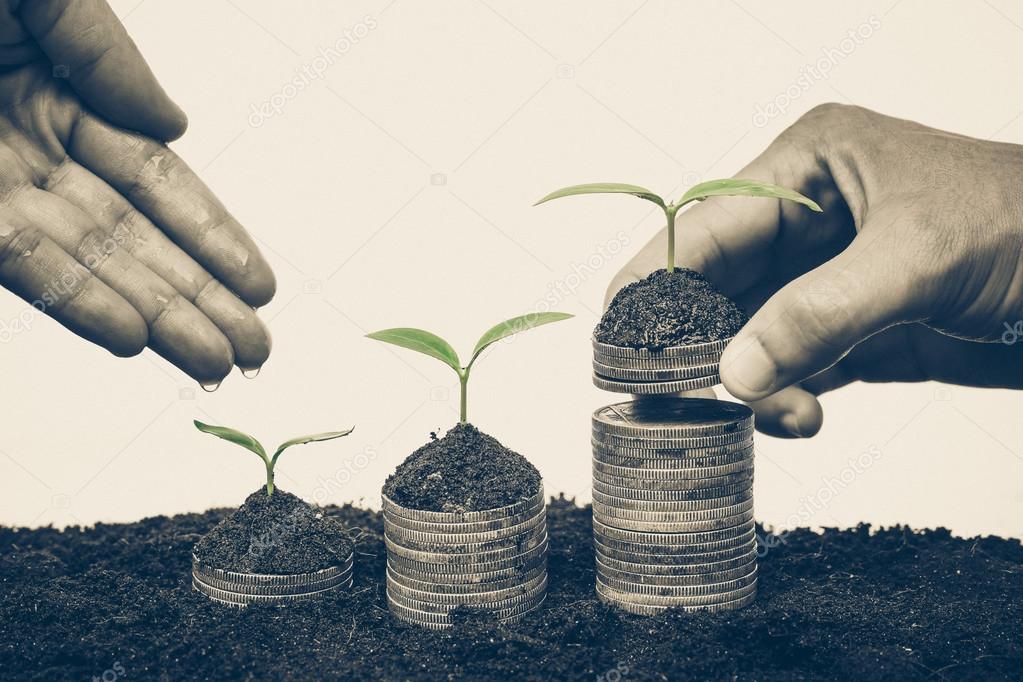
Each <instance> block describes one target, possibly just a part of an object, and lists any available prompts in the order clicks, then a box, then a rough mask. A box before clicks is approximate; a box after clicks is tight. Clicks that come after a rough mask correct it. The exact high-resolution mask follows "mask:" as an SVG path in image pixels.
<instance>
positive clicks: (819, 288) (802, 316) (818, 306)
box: [786, 278, 858, 356]
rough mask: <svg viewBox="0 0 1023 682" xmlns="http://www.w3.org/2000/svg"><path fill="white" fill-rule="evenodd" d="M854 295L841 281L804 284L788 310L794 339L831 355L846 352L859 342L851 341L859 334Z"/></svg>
mask: <svg viewBox="0 0 1023 682" xmlns="http://www.w3.org/2000/svg"><path fill="white" fill-rule="evenodd" d="M854 296H855V294H854V292H853V291H852V290H851V289H850V288H849V287H848V286H845V285H844V284H843V283H842V282H841V281H840V280H838V281H836V280H834V279H821V278H815V279H812V280H810V281H809V282H807V283H805V284H803V285H800V286H799V287H798V288H797V289H796V290H795V292H794V295H793V299H792V303H791V304H790V306H789V307H788V308H787V310H786V317H787V318H788V322H789V326H790V327H791V328H792V329H793V330H794V334H793V336H792V338H796V339H800V345H801V346H802V347H804V348H816V349H821V350H823V351H825V352H827V353H828V354H829V355H831V356H838V355H841V354H843V353H845V352H846V351H847V350H848V349H849V348H850V347H851V346H852V345H854V343H855V341H857V340H858V339H852V340H851V339H850V336H851V335H854V334H855V332H856V318H855V315H854V313H853V311H854V310H855V308H856V307H855V305H854V301H853V299H854Z"/></svg>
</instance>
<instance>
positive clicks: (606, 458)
mask: <svg viewBox="0 0 1023 682" xmlns="http://www.w3.org/2000/svg"><path fill="white" fill-rule="evenodd" d="M752 461H753V446H752V445H749V446H747V447H746V448H745V449H744V450H740V451H738V452H736V453H734V454H732V455H727V456H724V457H695V458H691V459H690V458H681V457H662V458H657V459H644V458H639V457H620V456H618V455H607V454H604V453H603V452H598V451H597V448H594V449H593V462H594V463H599V464H601V465H604V466H610V467H622V468H625V469H635V470H639V471H642V470H644V469H654V470H657V469H668V470H671V471H680V472H685V471H687V470H690V469H697V470H699V469H712V468H714V467H723V466H738V467H739V468H742V467H741V466H740V465H742V464H745V463H749V462H752ZM679 475H684V474H679Z"/></svg>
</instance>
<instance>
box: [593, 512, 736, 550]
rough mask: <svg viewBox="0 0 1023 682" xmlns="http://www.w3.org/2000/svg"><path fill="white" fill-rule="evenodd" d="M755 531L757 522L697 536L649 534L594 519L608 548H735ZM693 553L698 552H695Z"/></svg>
mask: <svg viewBox="0 0 1023 682" xmlns="http://www.w3.org/2000/svg"><path fill="white" fill-rule="evenodd" d="M754 531H755V528H754V524H753V519H750V520H749V521H746V522H745V523H743V524H741V525H738V526H732V527H731V528H723V529H720V530H707V531H701V532H694V533H646V532H643V531H637V530H623V529H621V528H614V527H612V526H607V525H605V524H603V523H601V522H600V521H599V520H597V519H593V532H594V534H595V535H596V536H597V537H599V538H600V539H601V542H603V543H604V544H605V545H609V546H612V547H615V546H620V547H623V548H624V546H625V545H627V544H631V545H639V546H641V547H648V548H652V547H667V548H668V549H667V550H665V551H666V552H668V553H670V552H673V551H676V548H677V549H678V551H683V552H684V551H686V550H689V549H691V548H696V547H706V548H707V549H710V550H713V549H718V548H719V547H721V548H724V547H732V546H734V545H738V544H742V541H743V540H744V539H747V538H748V537H749V536H750V535H751V534H752V533H753V532H754ZM692 551H698V550H695V549H693V550H692Z"/></svg>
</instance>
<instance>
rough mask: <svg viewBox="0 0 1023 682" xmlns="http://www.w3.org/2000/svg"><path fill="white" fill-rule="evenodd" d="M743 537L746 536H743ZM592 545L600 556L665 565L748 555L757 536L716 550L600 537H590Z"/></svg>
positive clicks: (754, 548)
mask: <svg viewBox="0 0 1023 682" xmlns="http://www.w3.org/2000/svg"><path fill="white" fill-rule="evenodd" d="M744 539H745V538H744ZM593 548H594V550H595V551H597V552H599V553H600V554H601V555H602V556H605V557H609V558H611V559H617V560H619V561H628V562H629V563H637V564H639V563H648V564H657V565H667V566H696V565H698V564H716V563H720V562H722V561H726V560H728V559H737V558H739V557H745V556H749V555H750V554H751V553H753V552H756V536H753V537H751V538H749V539H746V541H745V542H744V543H742V544H737V545H734V546H731V547H726V548H722V549H716V550H702V548H701V551H695V549H694V551H688V549H690V548H680V547H672V546H668V547H666V548H665V549H661V548H660V547H645V546H643V545H635V544H631V545H630V544H628V543H624V544H623V543H613V542H612V543H611V544H606V543H605V540H604V539H603V538H600V537H598V536H596V535H594V537H593Z"/></svg>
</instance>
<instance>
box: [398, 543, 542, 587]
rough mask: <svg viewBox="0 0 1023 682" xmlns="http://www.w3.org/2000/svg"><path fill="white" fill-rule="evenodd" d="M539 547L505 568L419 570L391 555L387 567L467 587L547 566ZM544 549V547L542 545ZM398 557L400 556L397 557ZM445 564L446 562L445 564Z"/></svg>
mask: <svg viewBox="0 0 1023 682" xmlns="http://www.w3.org/2000/svg"><path fill="white" fill-rule="evenodd" d="M537 549H541V548H534V549H533V550H530V552H531V554H530V555H529V557H528V558H527V559H525V560H516V563H514V564H511V565H509V566H506V567H505V568H498V569H495V570H479V571H477V570H474V569H475V566H465V567H463V568H464V569H465V570H464V571H459V572H456V573H451V572H446V571H444V572H442V571H433V570H429V571H428V570H420V569H418V568H414V567H412V566H411V565H410V564H409V563H407V562H406V563H401V562H400V561H392V557H388V559H387V569H388V570H389V571H391V572H393V573H397V574H399V575H402V576H405V577H406V578H408V579H409V580H414V581H417V582H421V583H429V584H433V585H448V586H452V587H455V586H463V587H465V588H466V589H469V588H471V587H474V586H479V585H483V584H485V583H494V582H501V581H503V580H507V579H510V578H518V577H520V576H522V575H525V574H528V573H531V572H533V571H537V570H539V569H541V568H543V567H546V566H547V555H546V553H537V552H536V550H537ZM542 549H544V550H546V547H542ZM398 558H399V559H400V557H398ZM445 565H447V564H445ZM413 587H414V585H413Z"/></svg>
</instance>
